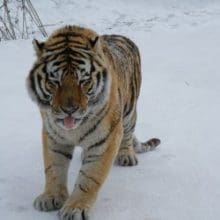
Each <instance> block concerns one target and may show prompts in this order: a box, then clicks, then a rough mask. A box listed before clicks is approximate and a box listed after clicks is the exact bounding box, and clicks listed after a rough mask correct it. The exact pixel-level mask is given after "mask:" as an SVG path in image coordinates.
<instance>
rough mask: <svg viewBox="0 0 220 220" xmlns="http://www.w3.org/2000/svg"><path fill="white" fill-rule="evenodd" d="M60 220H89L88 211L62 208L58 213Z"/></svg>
mask: <svg viewBox="0 0 220 220" xmlns="http://www.w3.org/2000/svg"><path fill="white" fill-rule="evenodd" d="M58 215H59V218H60V220H70V219H71V220H89V215H88V209H86V208H74V207H71V206H63V208H62V209H61V210H60V211H59V213H58Z"/></svg>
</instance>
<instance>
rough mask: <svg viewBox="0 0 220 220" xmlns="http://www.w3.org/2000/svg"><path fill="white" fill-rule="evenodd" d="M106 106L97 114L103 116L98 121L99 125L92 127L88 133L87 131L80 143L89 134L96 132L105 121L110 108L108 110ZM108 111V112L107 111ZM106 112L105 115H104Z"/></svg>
mask: <svg viewBox="0 0 220 220" xmlns="http://www.w3.org/2000/svg"><path fill="white" fill-rule="evenodd" d="M106 107H107V106H106V105H105V106H104V107H103V108H102V109H101V110H100V111H99V112H98V113H97V115H96V116H99V115H100V114H101V117H100V119H99V120H98V121H97V123H96V124H95V125H94V126H93V127H91V128H90V129H89V130H88V131H86V133H85V134H84V135H83V136H81V137H80V139H79V142H82V141H83V140H84V139H85V138H86V137H87V136H88V135H89V134H91V133H92V132H94V131H95V129H96V128H97V127H98V125H99V124H100V123H101V121H102V120H103V118H104V117H105V116H106V114H107V112H108V110H109V108H108V109H107V110H106ZM105 110H106V111H105ZM103 112H104V113H103ZM102 113H103V115H102Z"/></svg>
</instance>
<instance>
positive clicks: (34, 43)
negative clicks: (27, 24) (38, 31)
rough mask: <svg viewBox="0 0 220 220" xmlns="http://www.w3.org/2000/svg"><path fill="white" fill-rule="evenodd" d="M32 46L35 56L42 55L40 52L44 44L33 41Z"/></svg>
mask: <svg viewBox="0 0 220 220" xmlns="http://www.w3.org/2000/svg"><path fill="white" fill-rule="evenodd" d="M32 44H33V46H34V50H35V52H36V54H37V56H38V57H39V56H40V55H41V54H42V51H43V49H44V42H39V41H38V40H36V39H34V40H33V41H32Z"/></svg>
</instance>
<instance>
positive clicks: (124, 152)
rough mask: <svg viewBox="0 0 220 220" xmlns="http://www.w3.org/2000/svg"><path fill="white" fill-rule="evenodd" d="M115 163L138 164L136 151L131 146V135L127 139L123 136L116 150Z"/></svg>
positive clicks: (123, 164)
mask: <svg viewBox="0 0 220 220" xmlns="http://www.w3.org/2000/svg"><path fill="white" fill-rule="evenodd" d="M116 163H117V164H118V165H120V166H135V165H137V164H138V160H137V157H136V153H135V151H134V147H133V137H132V135H131V136H130V137H129V140H127V139H126V138H124V139H123V140H122V143H121V146H120V148H119V151H118V155H117V158H116Z"/></svg>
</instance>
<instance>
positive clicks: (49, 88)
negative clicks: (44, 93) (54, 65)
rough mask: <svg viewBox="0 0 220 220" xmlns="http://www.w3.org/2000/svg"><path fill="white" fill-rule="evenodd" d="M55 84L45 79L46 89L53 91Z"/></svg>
mask: <svg viewBox="0 0 220 220" xmlns="http://www.w3.org/2000/svg"><path fill="white" fill-rule="evenodd" d="M55 88H56V86H55V85H54V84H53V83H52V82H50V81H47V82H46V89H48V90H49V91H50V92H53V91H54V90H55Z"/></svg>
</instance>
